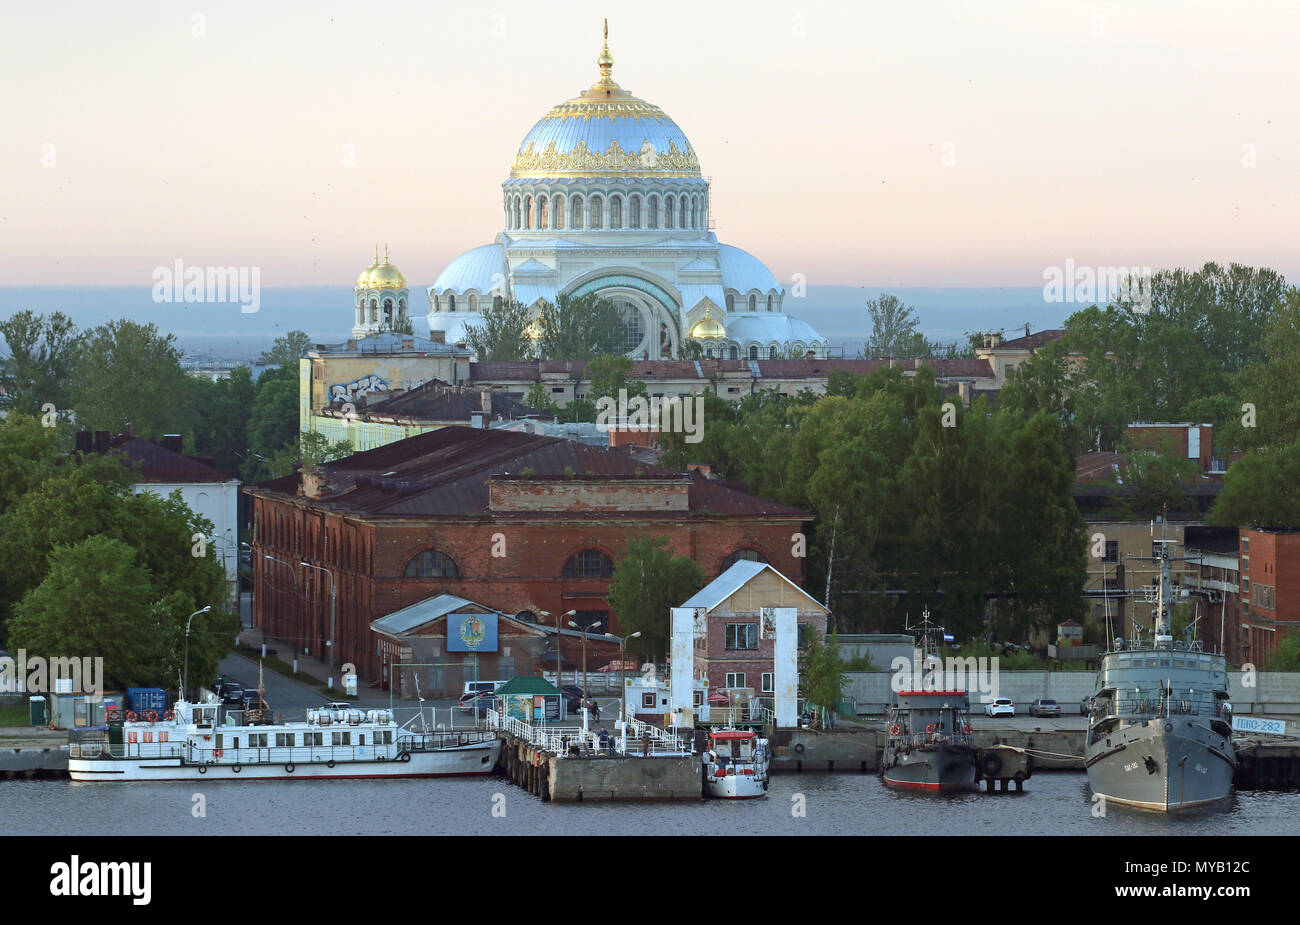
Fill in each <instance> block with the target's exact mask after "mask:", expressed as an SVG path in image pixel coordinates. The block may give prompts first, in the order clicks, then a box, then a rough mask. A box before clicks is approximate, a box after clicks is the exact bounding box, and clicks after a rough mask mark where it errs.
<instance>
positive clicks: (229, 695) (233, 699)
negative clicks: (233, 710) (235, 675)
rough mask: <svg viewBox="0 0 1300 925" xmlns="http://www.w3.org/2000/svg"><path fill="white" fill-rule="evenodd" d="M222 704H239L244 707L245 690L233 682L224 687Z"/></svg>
mask: <svg viewBox="0 0 1300 925" xmlns="http://www.w3.org/2000/svg"><path fill="white" fill-rule="evenodd" d="M221 702H222V703H237V704H240V705H241V706H242V705H243V703H244V689H243V688H242V687H241V686H240V685H238V684H235V683H234V682H233V681H232V682H230V683H227V684H224V685H222V688H221Z"/></svg>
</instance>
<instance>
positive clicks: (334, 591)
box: [298, 562, 339, 690]
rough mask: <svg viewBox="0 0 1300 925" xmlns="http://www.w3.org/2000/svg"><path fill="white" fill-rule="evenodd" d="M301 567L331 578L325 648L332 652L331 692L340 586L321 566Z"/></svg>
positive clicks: (307, 564)
mask: <svg viewBox="0 0 1300 925" xmlns="http://www.w3.org/2000/svg"><path fill="white" fill-rule="evenodd" d="M298 564H299V565H305V566H306V567H307V568H314V569H316V571H318V572H324V573H325V574H326V575H329V578H330V638H329V641H328V642H327V643H326V644H325V647H326V648H327V649H329V650H330V658H329V668H330V671H329V684H328V685H327V686H328V687H329V688H330V690H333V689H334V631H335V629H336V628H337V618H338V591H339V589H338V585H337V584H336V583H335V581H334V573H333V572H331V571H330V570H329V569H327V568H321V566H319V565H312V564H311V563H310V562H299V563H298Z"/></svg>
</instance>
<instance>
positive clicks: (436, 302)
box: [433, 296, 442, 312]
mask: <svg viewBox="0 0 1300 925" xmlns="http://www.w3.org/2000/svg"><path fill="white" fill-rule="evenodd" d="M433 310H434V311H435V312H437V311H442V299H440V298H438V297H437V296H434V297H433Z"/></svg>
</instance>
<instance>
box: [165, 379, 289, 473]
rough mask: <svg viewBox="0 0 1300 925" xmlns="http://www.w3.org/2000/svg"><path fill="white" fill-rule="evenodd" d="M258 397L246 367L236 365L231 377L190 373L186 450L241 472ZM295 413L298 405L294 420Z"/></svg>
mask: <svg viewBox="0 0 1300 925" xmlns="http://www.w3.org/2000/svg"><path fill="white" fill-rule="evenodd" d="M295 372H296V367H295ZM295 384H296V379H295ZM256 396H257V387H256V386H255V385H254V384H253V376H252V372H251V371H250V370H249V368H248V367H247V366H243V365H240V366H236V367H235V368H234V369H233V370H231V372H230V375H229V376H228V377H226V378H224V379H217V380H215V381H213V380H211V379H208V378H206V377H203V376H190V377H189V381H188V382H187V383H186V393H185V396H184V399H185V414H186V418H187V420H188V423H187V424H186V427H185V434H186V437H187V440H186V443H187V444H188V446H187V450H188V451H190V452H193V453H198V454H200V455H203V456H211V457H212V464H213V465H214V466H215V467H216V468H218V469H220V470H222V471H223V472H229V473H231V474H238V473H239V471H240V467H241V466H242V465H243V463H244V460H245V459H247V458H248V447H249V437H248V426H249V417H250V415H251V413H252V410H253V407H254V404H255V401H256ZM296 412H297V408H296V407H295V408H294V418H293V419H294V421H295V423H296V421H297V414H296Z"/></svg>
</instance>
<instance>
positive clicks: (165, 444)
mask: <svg viewBox="0 0 1300 925" xmlns="http://www.w3.org/2000/svg"><path fill="white" fill-rule="evenodd" d="M162 448H163V449H164V450H170V451H171V452H173V453H175V454H176V455H178V456H179V455H180V454H181V453H182V452H183V451H184V449H185V440H184V439H183V438H182V437H181V435H180V434H163V438H162Z"/></svg>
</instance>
